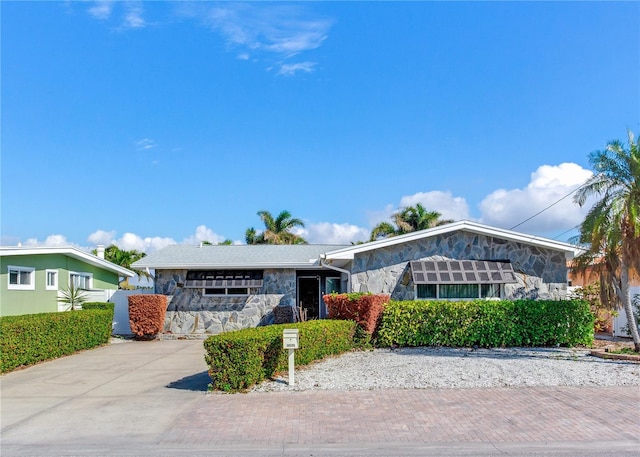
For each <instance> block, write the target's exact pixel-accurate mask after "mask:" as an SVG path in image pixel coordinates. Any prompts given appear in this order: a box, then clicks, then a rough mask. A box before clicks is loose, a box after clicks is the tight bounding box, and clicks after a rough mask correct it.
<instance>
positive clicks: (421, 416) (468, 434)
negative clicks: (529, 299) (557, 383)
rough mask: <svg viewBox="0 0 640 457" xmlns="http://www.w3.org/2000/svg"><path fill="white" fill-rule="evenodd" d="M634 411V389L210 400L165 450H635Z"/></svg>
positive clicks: (639, 426) (637, 425)
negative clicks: (566, 446)
mask: <svg viewBox="0 0 640 457" xmlns="http://www.w3.org/2000/svg"><path fill="white" fill-rule="evenodd" d="M639 410H640V389H639V388H638V387H637V386H635V387H527V388H491V389H425V390H370V391H305V392H270V393H249V394H235V395H226V394H210V395H207V396H206V397H205V398H204V399H203V401H202V402H201V403H200V404H198V405H197V406H196V407H195V409H194V410H193V411H191V413H190V414H188V415H186V416H183V417H181V418H180V419H179V420H178V421H177V422H176V423H175V424H173V426H172V427H171V429H170V430H169V431H168V432H167V433H166V434H165V436H164V438H163V440H162V442H163V443H164V444H183V443H184V444H186V443H190V442H191V443H193V442H198V443H200V444H201V445H208V446H228V445H237V444H240V443H241V444H245V445H248V444H249V445H257V446H260V445H264V446H267V445H271V446H273V445H280V444H285V445H290V444H293V445H296V444H298V445H309V444H314V443H321V444H332V443H336V444H340V443H348V444H363V443H366V444H375V443H381V444H388V443H406V444H414V445H415V444H418V445H420V444H441V443H500V442H503V443H518V442H530V443H531V442H538V443H549V442H569V441H574V442H576V441H596V440H602V441H615V440H627V441H628V440H632V441H634V440H640V417H639V416H638V411H639ZM639 445H640V441H639Z"/></svg>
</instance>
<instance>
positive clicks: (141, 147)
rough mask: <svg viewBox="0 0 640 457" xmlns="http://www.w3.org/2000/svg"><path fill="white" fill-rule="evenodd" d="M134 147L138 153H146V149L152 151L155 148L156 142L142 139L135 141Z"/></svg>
mask: <svg viewBox="0 0 640 457" xmlns="http://www.w3.org/2000/svg"><path fill="white" fill-rule="evenodd" d="M136 147H137V148H138V151H146V150H148V149H153V148H155V147H156V142H155V141H153V140H152V139H150V138H143V139H141V140H138V141H136Z"/></svg>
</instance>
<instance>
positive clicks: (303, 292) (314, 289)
mask: <svg viewBox="0 0 640 457" xmlns="http://www.w3.org/2000/svg"><path fill="white" fill-rule="evenodd" d="M298 312H299V313H300V315H301V318H303V319H304V318H306V320H310V319H318V318H319V317H320V277H319V276H310V277H306V276H300V277H298Z"/></svg>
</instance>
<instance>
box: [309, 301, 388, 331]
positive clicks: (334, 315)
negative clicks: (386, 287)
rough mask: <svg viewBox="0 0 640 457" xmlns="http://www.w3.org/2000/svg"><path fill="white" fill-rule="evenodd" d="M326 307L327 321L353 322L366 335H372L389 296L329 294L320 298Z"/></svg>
mask: <svg viewBox="0 0 640 457" xmlns="http://www.w3.org/2000/svg"><path fill="white" fill-rule="evenodd" d="M322 299H323V300H324V302H325V304H326V305H327V311H328V314H329V319H343V320H353V321H355V322H356V323H357V324H358V325H359V326H360V327H361V328H362V329H363V330H364V331H365V332H366V333H368V334H369V335H373V333H374V332H375V330H376V328H377V327H378V323H379V321H380V317H381V316H382V313H383V311H384V305H385V304H386V303H387V302H389V295H385V294H377V295H374V294H367V293H350V294H329V295H324V296H323V297H322Z"/></svg>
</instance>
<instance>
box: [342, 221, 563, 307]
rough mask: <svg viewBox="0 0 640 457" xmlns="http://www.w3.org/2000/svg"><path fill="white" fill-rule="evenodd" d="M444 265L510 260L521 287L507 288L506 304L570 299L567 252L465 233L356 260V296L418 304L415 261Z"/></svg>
mask: <svg viewBox="0 0 640 457" xmlns="http://www.w3.org/2000/svg"><path fill="white" fill-rule="evenodd" d="M438 259H455V260H510V261H511V264H512V266H513V269H514V271H515V273H516V278H517V280H518V282H517V283H515V284H506V285H505V287H504V298H505V299H518V298H530V299H560V298H564V297H565V296H566V293H567V267H566V260H565V255H564V253H563V252H560V251H552V250H549V249H542V248H538V247H535V246H531V245H526V244H522V243H517V242H514V241H507V240H504V239H501V238H493V237H489V236H485V235H476V234H473V233H468V232H463V231H459V232H453V233H449V234H444V235H440V236H437V237H433V238H428V239H423V240H418V241H412V242H407V243H402V244H398V245H395V246H389V247H387V248H382V249H377V250H374V251H368V252H363V253H360V254H356V257H355V259H354V260H353V263H352V266H351V272H352V275H351V284H352V290H353V291H354V292H372V293H385V294H390V295H391V298H392V299H393V300H413V299H414V298H415V297H414V285H413V281H412V280H411V269H410V266H409V261H411V260H438Z"/></svg>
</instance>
